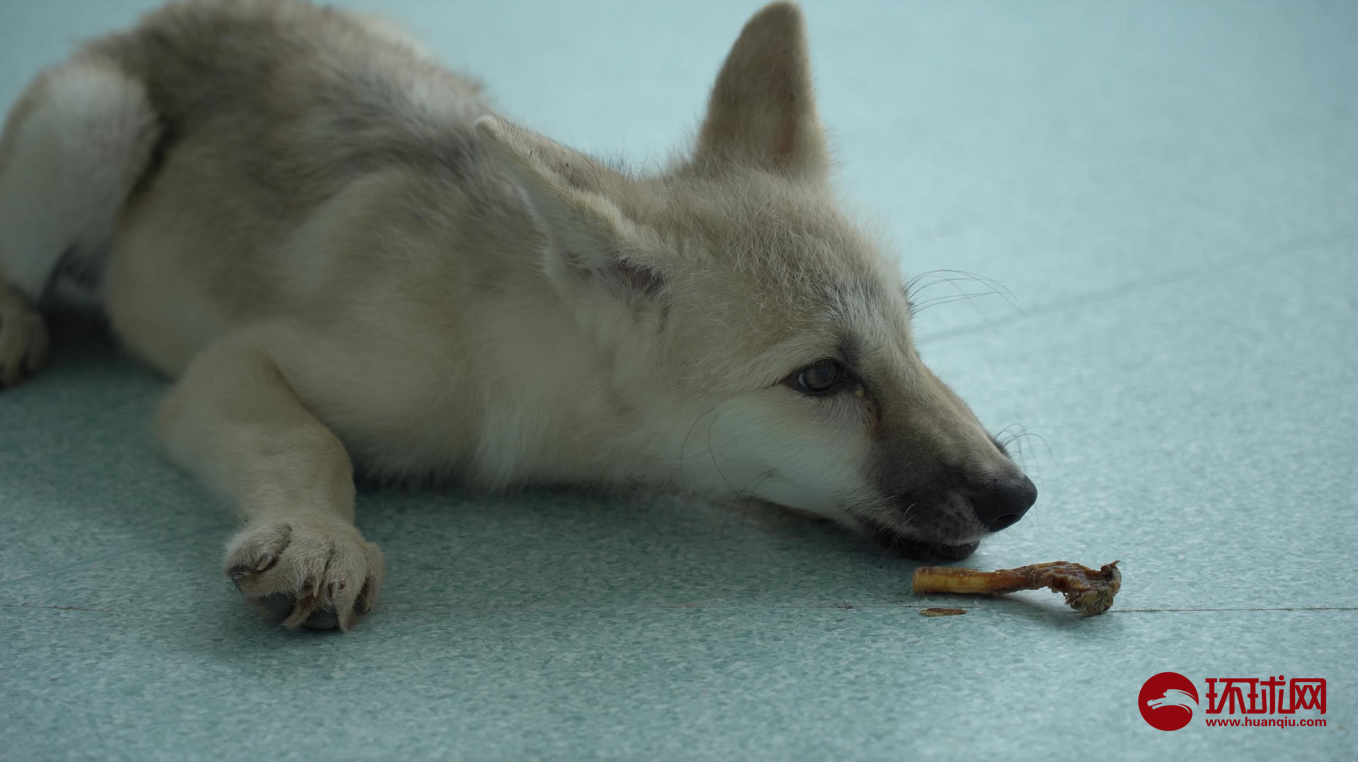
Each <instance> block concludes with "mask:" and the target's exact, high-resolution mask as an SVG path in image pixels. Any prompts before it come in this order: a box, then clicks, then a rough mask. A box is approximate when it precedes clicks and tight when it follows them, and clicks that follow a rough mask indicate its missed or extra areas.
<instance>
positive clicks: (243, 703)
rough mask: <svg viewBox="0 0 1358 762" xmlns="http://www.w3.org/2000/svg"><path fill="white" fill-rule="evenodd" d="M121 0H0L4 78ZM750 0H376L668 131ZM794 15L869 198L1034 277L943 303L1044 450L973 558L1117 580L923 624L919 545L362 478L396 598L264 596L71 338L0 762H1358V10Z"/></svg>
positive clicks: (32, 430) (918, 226)
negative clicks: (1317, 719) (1076, 594)
mask: <svg viewBox="0 0 1358 762" xmlns="http://www.w3.org/2000/svg"><path fill="white" fill-rule="evenodd" d="M141 7H144V4H142V3H121V2H74V1H71V2H61V1H57V0H51V1H48V2H23V1H17V2H16V0H0V103H8V102H9V101H11V100H12V99H13V98H14V97H15V96H16V95H17V94H18V92H19V90H20V88H21V87H22V86H23V84H24V82H25V81H26V80H27V79H28V78H29V77H30V76H32V75H33V74H34V73H35V72H36V70H37V69H38V68H39V67H40V66H41V65H43V64H44V63H47V62H51V61H54V60H56V59H58V58H59V57H60V56H61V55H62V53H63V51H65V50H66V49H67V48H68V46H69V44H70V43H72V42H74V41H75V40H76V39H78V38H80V37H82V36H84V35H87V34H91V33H96V32H101V31H105V30H108V29H113V28H116V27H118V26H121V25H123V24H125V23H127V22H128V21H129V20H130V19H131V18H132V17H133V16H134V15H135V13H136V12H137V11H138V10H139V9H140V8H141ZM753 7H754V5H753V4H751V3H745V2H737V3H723V4H704V5H698V4H693V3H683V2H675V3H655V4H648V3H616V4H605V3H598V2H588V3H567V2H551V3H547V2H544V3H537V4H520V3H475V4H474V3H461V2H426V3H403V4H399V5H397V4H392V5H390V6H388V10H389V11H390V13H391V14H392V15H395V16H396V17H398V18H402V19H405V20H407V21H408V22H410V23H411V24H412V25H413V26H414V27H416V28H417V29H418V30H420V32H421V33H422V35H423V36H424V37H425V38H426V39H427V40H428V41H429V43H430V45H431V46H432V47H433V48H435V49H436V50H437V51H438V52H439V53H440V54H441V55H442V56H443V57H444V58H445V60H447V61H448V62H449V63H451V64H453V65H457V66H465V67H467V68H469V69H471V70H473V71H475V72H476V73H478V74H479V75H481V76H482V77H484V79H485V80H486V81H487V82H488V83H489V84H490V86H491V91H492V92H493V93H494V94H495V95H496V96H497V98H498V102H499V103H500V104H501V105H502V107H503V108H504V110H505V111H506V112H507V113H509V114H510V115H513V116H515V117H516V118H519V119H521V120H523V121H525V122H526V123H528V124H530V125H531V126H533V127H535V128H538V129H540V130H543V131H545V132H547V133H549V134H551V135H553V136H556V137H558V138H560V139H562V140H564V141H567V142H571V143H574V144H576V145H578V146H580V147H582V148H585V149H588V150H597V151H605V152H610V153H616V152H619V151H620V152H623V153H625V154H626V155H627V156H628V157H630V158H633V159H638V160H651V161H656V160H660V159H662V158H664V156H665V155H666V152H667V151H668V150H669V149H670V148H671V147H673V146H675V145H677V144H678V142H679V141H680V140H681V138H682V137H683V136H684V135H685V133H686V131H688V130H690V129H691V128H692V127H693V125H694V123H695V120H696V118H697V115H698V113H699V108H700V105H701V102H702V100H703V98H704V95H705V89H706V87H707V86H708V84H709V79H710V77H711V76H712V75H713V74H714V72H715V70H716V67H717V65H718V63H719V61H720V59H721V57H722V55H723V54H724V52H725V48H726V46H727V45H728V44H729V43H730V42H731V40H732V39H734V36H735V34H736V32H737V30H738V28H739V26H740V24H741V23H742V21H743V19H744V17H745V16H746V15H747V14H748V13H749V11H750V10H752V9H753ZM808 16H809V22H810V30H811V36H812V47H813V55H814V57H815V62H816V65H817V78H818V84H819V88H820V95H821V108H822V113H823V115H824V120H825V122H826V123H827V124H828V126H829V127H830V129H831V130H832V132H833V135H834V142H835V146H836V148H837V151H838V156H839V159H840V162H841V170H840V173H839V182H840V186H841V187H842V188H843V190H844V193H845V195H846V196H847V197H848V198H850V199H852V200H853V202H854V203H855V204H856V205H857V206H858V207H860V208H861V209H862V210H863V211H864V213H865V214H871V215H874V216H875V219H876V221H877V223H878V224H879V225H880V227H881V229H882V230H883V232H884V233H886V234H888V235H889V236H890V237H891V238H892V239H894V240H895V241H896V242H897V244H898V246H899V250H900V251H901V252H902V255H903V266H904V267H905V269H906V270H907V271H909V272H922V271H924V270H928V269H932V268H940V267H942V268H954V269H958V270H967V271H976V272H980V273H983V274H985V275H988V276H990V277H993V278H996V279H998V280H1000V281H1002V282H1004V283H1005V284H1006V285H1007V286H1008V287H1009V288H1010V289H1011V290H1012V291H1013V293H1014V294H1015V296H1016V299H1017V301H1018V304H1019V306H1020V307H1021V308H1022V310H1023V312H1019V311H1017V310H1016V309H1014V308H1013V307H1010V306H1009V305H1008V304H1007V303H1005V302H1004V301H1002V300H1000V299H997V298H995V297H986V298H980V299H976V300H973V301H972V302H971V303H970V304H967V303H956V304H950V305H946V306H939V307H937V308H934V309H931V310H928V311H926V312H924V313H923V314H922V315H921V317H920V322H919V325H920V331H921V334H922V335H923V336H924V337H925V338H924V341H923V351H924V355H925V359H926V360H927V361H929V362H930V363H931V364H933V365H934V366H935V368H936V369H937V370H938V372H939V373H940V374H941V375H942V376H943V377H944V378H945V379H947V380H948V381H949V382H951V383H952V384H953V385H954V386H955V387H956V388H957V389H958V390H959V391H960V392H961V394H962V395H963V396H964V397H965V398H967V399H968V400H969V401H970V402H971V403H972V404H973V406H974V407H975V409H976V410H977V412H978V414H979V415H980V416H981V418H982V419H983V420H984V421H985V422H987V424H989V425H991V426H992V427H993V428H995V429H999V428H1001V427H1003V426H1005V425H1008V424H1011V423H1016V422H1017V423H1022V424H1024V425H1026V426H1027V427H1028V428H1029V429H1030V430H1031V431H1033V432H1035V433H1037V434H1040V435H1042V436H1043V437H1045V439H1046V441H1047V443H1049V445H1050V451H1048V450H1047V449H1046V448H1045V447H1043V446H1042V445H1041V444H1040V443H1037V442H1035V441H1034V444H1033V446H1032V447H1031V448H1030V449H1029V450H1028V451H1027V452H1026V453H1025V460H1026V461H1027V463H1028V464H1029V466H1030V467H1031V468H1032V471H1033V472H1034V474H1035V478H1036V480H1037V481H1038V484H1039V487H1040V488H1041V490H1042V496H1041V499H1040V502H1039V503H1038V505H1037V507H1036V508H1035V509H1034V510H1033V512H1032V513H1031V514H1030V516H1029V518H1027V519H1026V520H1024V521H1023V522H1022V523H1020V524H1018V525H1017V526H1015V527H1014V528H1013V529H1011V530H1009V531H1006V532H1004V533H1003V534H1002V535H999V536H997V537H996V538H995V539H994V540H993V541H991V542H990V543H988V544H987V545H985V546H984V547H983V548H982V550H981V551H980V552H979V553H978V554H977V555H976V556H975V557H974V558H973V559H972V561H973V563H974V564H975V565H978V566H982V567H997V566H1008V565H1017V564H1022V563H1029V562H1034V561H1040V560H1052V559H1057V558H1070V559H1073V560H1081V561H1085V562H1090V563H1099V562H1105V561H1110V560H1112V559H1114V558H1118V559H1121V560H1122V562H1123V565H1124V569H1125V573H1126V581H1125V590H1124V592H1123V594H1122V596H1121V597H1120V598H1119V599H1118V607H1117V608H1116V609H1115V610H1114V611H1113V612H1111V613H1109V614H1108V615H1106V616H1103V617H1100V618H1097V619H1090V620H1082V619H1079V618H1077V617H1075V616H1074V615H1073V614H1071V613H1070V612H1068V611H1065V610H1063V609H1062V608H1061V607H1060V606H1059V605H1058V601H1057V599H1055V598H1054V597H1053V596H1050V595H1048V594H1039V593H1032V594H1024V595H1022V596H1016V598H1015V599H1013V600H975V601H966V602H965V603H964V604H963V605H966V606H967V607H968V608H969V609H970V612H969V613H968V614H967V615H965V616H961V617H953V618H941V619H929V618H925V617H921V616H919V615H918V614H917V611H918V610H919V608H920V607H922V606H924V605H927V604H937V603H939V602H940V600H921V599H918V598H915V597H913V596H912V595H911V594H910V592H909V577H910V572H911V569H912V566H911V564H908V563H905V562H900V561H895V560H892V559H889V558H887V557H885V556H883V555H882V554H880V553H879V552H877V551H876V550H874V549H873V548H872V547H870V546H868V545H867V544H866V543H864V542H860V541H859V540H857V539H856V538H853V537H851V536H848V535H846V534H842V533H840V532H838V531H835V530H831V529H829V528H826V527H824V526H820V525H816V524H811V523H807V522H805V521H801V520H796V519H791V518H786V517H782V516H780V515H770V514H765V513H763V512H751V513H746V512H744V511H735V512H730V511H728V508H727V506H704V505H694V504H690V503H687V502H685V501H682V500H678V499H675V498H668V497H649V498H641V499H637V500H627V501H622V500H611V501H609V500H603V499H600V498H597V497H592V496H589V495H580V494H574V495H560V494H544V493H534V494H530V495H527V496H521V497H513V498H507V497H489V498H488V497H480V496H475V495H467V494H458V493H449V494H438V493H430V492H427V493H422V494H406V493H400V492H367V493H365V494H363V495H362V496H361V498H360V519H359V523H360V525H361V527H362V529H363V530H364V531H365V532H366V533H367V534H368V536H369V537H370V538H372V539H374V540H375V541H377V542H379V543H381V544H382V545H383V547H384V548H385V550H386V553H387V558H388V559H389V575H388V582H387V585H386V587H385V588H384V591H383V595H384V598H383V603H382V604H381V605H380V606H379V608H378V610H377V612H376V614H375V615H374V616H373V617H371V618H370V619H369V620H368V621H366V622H365V623H364V624H363V625H362V626H361V627H360V628H359V629H358V630H356V631H355V632H354V633H352V634H350V635H347V636H335V635H329V634H320V635H318V634H312V633H290V632H283V631H281V630H278V629H276V628H275V627H274V626H272V625H270V624H267V623H265V622H263V621H261V620H258V619H256V618H254V617H253V616H251V615H249V614H248V613H247V612H246V610H245V608H244V606H243V605H242V602H241V601H240V600H239V599H238V596H237V594H236V592H235V591H234V590H233V588H232V586H231V584H230V582H229V581H227V580H226V579H225V578H224V577H223V576H221V574H220V573H219V572H218V571H217V565H218V558H219V552H220V549H221V544H222V541H223V539H224V538H225V537H226V534H227V532H228V530H229V526H230V523H229V519H228V518H227V516H226V514H225V513H224V512H223V511H222V510H220V508H219V507H218V506H216V505H214V504H213V503H212V501H211V500H210V499H209V498H208V497H207V496H206V495H205V493H204V492H203V491H202V490H201V489H200V488H199V487H198V486H197V485H196V484H195V483H194V482H192V481H191V480H190V479H189V478H187V477H186V476H184V475H182V474H180V473H178V472H177V471H175V470H174V469H173V468H172V467H170V466H169V465H167V464H166V463H165V462H164V461H163V460H162V459H161V458H160V456H158V455H157V453H156V451H155V449H154V446H153V442H152V439H151V437H150V435H149V432H148V427H147V420H148V416H149V413H150V411H151V409H152V407H153V405H154V402H155V399H156V397H157V395H158V394H159V393H160V392H161V390H162V389H163V384H162V382H161V381H160V380H158V379H157V378H155V377H154V376H153V375H152V374H151V373H149V372H148V371H146V370H144V369H142V368H139V367H138V366H136V365H134V364H132V363H130V362H128V361H126V360H122V359H118V358H117V355H116V354H115V353H114V352H113V350H111V349H109V348H107V347H106V346H104V345H102V344H100V343H98V342H91V341H89V340H86V339H79V338H72V337H68V338H67V339H66V341H65V342H64V346H63V347H62V348H61V350H60V351H59V352H58V355H57V357H56V361H55V363H54V365H53V367H52V368H51V369H50V370H49V371H48V372H47V373H46V374H45V375H43V376H41V377H40V378H38V379H37V380H36V381H34V382H33V383H31V384H28V385H26V386H24V387H22V388H20V389H17V390H14V391H11V392H6V393H4V394H3V395H2V396H0V759H5V760H46V759H74V758H87V759H98V760H114V759H117V760H121V759H127V760H161V759H164V760H184V759H193V758H203V759H213V760H235V759H248V760H261V759H264V760H271V759H322V758H328V759H400V760H415V759H467V760H524V759H537V758H555V759H595V758H607V759H647V760H671V759H674V760H680V759H683V760H716V759H768V760H803V759H805V760H813V759H822V760H823V759H844V760H850V759H877V760H890V759H902V760H904V759H958V760H1002V759H1062V760H1063V759H1147V760H1151V759H1154V760H1164V759H1220V760H1239V759H1259V760H1280V759H1289V760H1290V759H1334V760H1350V759H1354V758H1358V742H1356V741H1355V731H1358V717H1355V712H1358V700H1356V699H1355V693H1356V692H1358V666H1355V658H1354V653H1355V650H1356V649H1358V574H1355V561H1354V559H1353V555H1352V553H1353V550H1354V547H1355V539H1358V521H1356V520H1355V519H1358V517H1356V516H1355V504H1356V502H1358V338H1355V336H1354V330H1355V327H1358V320H1355V318H1358V296H1356V294H1358V3H1354V2H1334V3H1329V4H1324V3H1308V2H1300V1H1298V2H1277V3H1252V2H1226V1H1225V0H1222V1H1220V2H1207V1H1206V0H1201V1H1198V2H1180V3H1162V2H1152V1H1150V0H1146V1H1144V2H1128V3H1081V4H1076V3H1053V2H1047V3H1022V2H1003V3H994V4H985V5H980V4H972V3H963V4H957V3H937V4H926V5H919V4H912V3H901V2H884V3H880V4H866V3H862V4H857V3H855V4H836V5H830V4H811V5H810V6H809V8H808ZM961 285H962V286H963V287H964V288H969V289H976V288H977V286H976V285H975V284H961ZM947 288H948V286H947V285H941V286H938V287H936V289H935V292H934V293H937V294H939V295H943V294H945V293H947V291H946V289H947ZM1166 670H1172V671H1177V672H1181V673H1183V674H1185V675H1187V676H1189V677H1190V678H1192V679H1193V680H1194V681H1195V682H1196V683H1197V685H1198V687H1199V690H1200V691H1201V690H1204V689H1205V679H1206V678H1208V677H1261V678H1262V677H1267V676H1271V675H1276V674H1280V673H1281V674H1284V675H1287V676H1289V677H1322V678H1325V679H1327V680H1328V685H1329V691H1328V711H1327V714H1326V715H1325V718H1326V719H1327V720H1328V723H1329V726H1328V727H1326V728H1317V729H1310V728H1292V729H1276V728H1268V729H1234V730H1219V729H1209V728H1207V727H1205V726H1204V724H1203V722H1202V719H1203V718H1202V716H1201V712H1199V716H1198V717H1195V719H1194V720H1193V724H1191V725H1190V726H1189V727H1188V728H1186V729H1184V730H1180V731H1176V732H1173V733H1163V732H1160V731H1157V730H1154V729H1152V728H1150V727H1149V726H1148V725H1146V724H1145V723H1144V722H1143V721H1142V720H1141V718H1140V716H1139V715H1138V713H1137V709H1136V697H1137V692H1138V690H1139V689H1140V687H1141V684H1142V683H1143V681H1144V680H1146V678H1148V677H1149V676H1151V675H1152V674H1154V673H1157V672H1161V671H1166Z"/></svg>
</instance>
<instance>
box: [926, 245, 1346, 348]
mask: <svg viewBox="0 0 1358 762" xmlns="http://www.w3.org/2000/svg"><path fill="white" fill-rule="evenodd" d="M1352 240H1358V232H1354V230H1353V228H1341V229H1340V230H1338V231H1334V232H1332V233H1330V234H1329V235H1327V236H1326V237H1323V238H1319V239H1316V238H1312V239H1309V240H1308V241H1292V242H1290V243H1284V244H1279V245H1278V246H1275V247H1271V248H1269V249H1266V250H1265V251H1263V252H1261V253H1258V254H1255V255H1253V256H1243V257H1235V258H1232V259H1230V260H1229V261H1226V262H1224V263H1220V264H1209V265H1197V266H1194V267H1185V268H1183V269H1181V270H1175V271H1173V272H1168V273H1165V274H1163V275H1158V276H1155V277H1151V278H1143V279H1142V280H1136V281H1131V282H1130V283H1124V284H1122V285H1120V286H1112V287H1110V288H1105V289H1101V290H1098V291H1090V292H1088V293H1085V294H1079V295H1076V296H1071V297H1067V298H1064V299H1057V300H1055V301H1052V302H1048V303H1047V304H1045V305H1039V306H1037V307H1032V308H1028V309H1026V310H1025V311H1024V312H1023V313H1022V314H1019V315H1011V316H1009V317H1000V318H995V319H993V320H990V321H989V322H988V323H986V324H985V325H981V324H978V323H971V324H968V325H962V326H958V327H956V328H945V329H943V330H941V331H934V332H932V333H926V334H921V335H920V337H919V338H918V341H919V343H920V344H921V345H922V344H925V343H926V342H930V341H943V340H945V339H951V338H955V337H957V336H966V335H969V334H973V333H980V332H981V331H985V330H987V329H991V328H999V327H1003V326H1006V325H1010V324H1012V323H1017V322H1020V321H1023V320H1027V319H1029V318H1033V317H1039V316H1042V315H1049V314H1052V313H1055V312H1064V311H1066V310H1071V309H1075V308H1078V307H1084V306H1087V305H1089V304H1095V303H1098V302H1102V301H1105V300H1108V299H1115V298H1117V297H1120V296H1126V295H1127V294H1132V293H1136V292H1138V291H1145V290H1147V289H1153V288H1158V287H1160V286H1168V285H1172V284H1175V283H1180V282H1183V281H1186V280H1191V279H1193V278H1197V277H1201V276H1203V275H1211V274H1214V273H1220V272H1222V271H1225V270H1232V269H1235V268H1237V267H1242V266H1244V265H1248V264H1257V263H1260V262H1265V261H1268V260H1270V259H1276V258H1278V257H1283V256H1287V255H1289V254H1300V253H1303V252H1309V251H1313V250H1316V249H1323V248H1325V247H1327V246H1333V245H1334V244H1337V243H1344V242H1346V241H1352Z"/></svg>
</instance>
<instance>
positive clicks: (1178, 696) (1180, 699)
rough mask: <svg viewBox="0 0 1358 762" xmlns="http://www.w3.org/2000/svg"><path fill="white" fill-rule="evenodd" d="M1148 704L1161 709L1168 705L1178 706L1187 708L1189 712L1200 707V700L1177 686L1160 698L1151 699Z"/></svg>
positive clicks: (1152, 707)
mask: <svg viewBox="0 0 1358 762" xmlns="http://www.w3.org/2000/svg"><path fill="white" fill-rule="evenodd" d="M1146 706H1148V707H1150V708H1151V709H1160V708H1163V707H1167V706H1177V707H1181V708H1183V709H1187V710H1188V713H1189V714H1192V713H1193V710H1194V709H1197V708H1198V700H1197V699H1195V698H1193V697H1192V696H1190V695H1188V694H1187V693H1184V692H1183V691H1181V690H1178V689H1176V688H1170V689H1168V690H1166V691H1165V695H1164V696H1162V697H1161V698H1158V699H1151V700H1150V701H1147V702H1146Z"/></svg>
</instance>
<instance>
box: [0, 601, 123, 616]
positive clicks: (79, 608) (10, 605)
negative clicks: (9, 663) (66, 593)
mask: <svg viewBox="0 0 1358 762" xmlns="http://www.w3.org/2000/svg"><path fill="white" fill-rule="evenodd" d="M0 609H56V610H57V611H103V612H105V613H108V614H116V613H118V612H117V611H115V610H113V609H95V608H86V607H84V606H52V605H48V604H43V603H0Z"/></svg>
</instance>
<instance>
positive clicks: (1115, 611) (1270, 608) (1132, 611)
mask: <svg viewBox="0 0 1358 762" xmlns="http://www.w3.org/2000/svg"><path fill="white" fill-rule="evenodd" d="M1193 611H1358V606H1263V607H1260V608H1250V607H1244V606H1242V607H1239V608H1229V607H1228V608H1219V609H1110V610H1109V611H1108V613H1109V614H1159V613H1176V612H1193Z"/></svg>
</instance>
